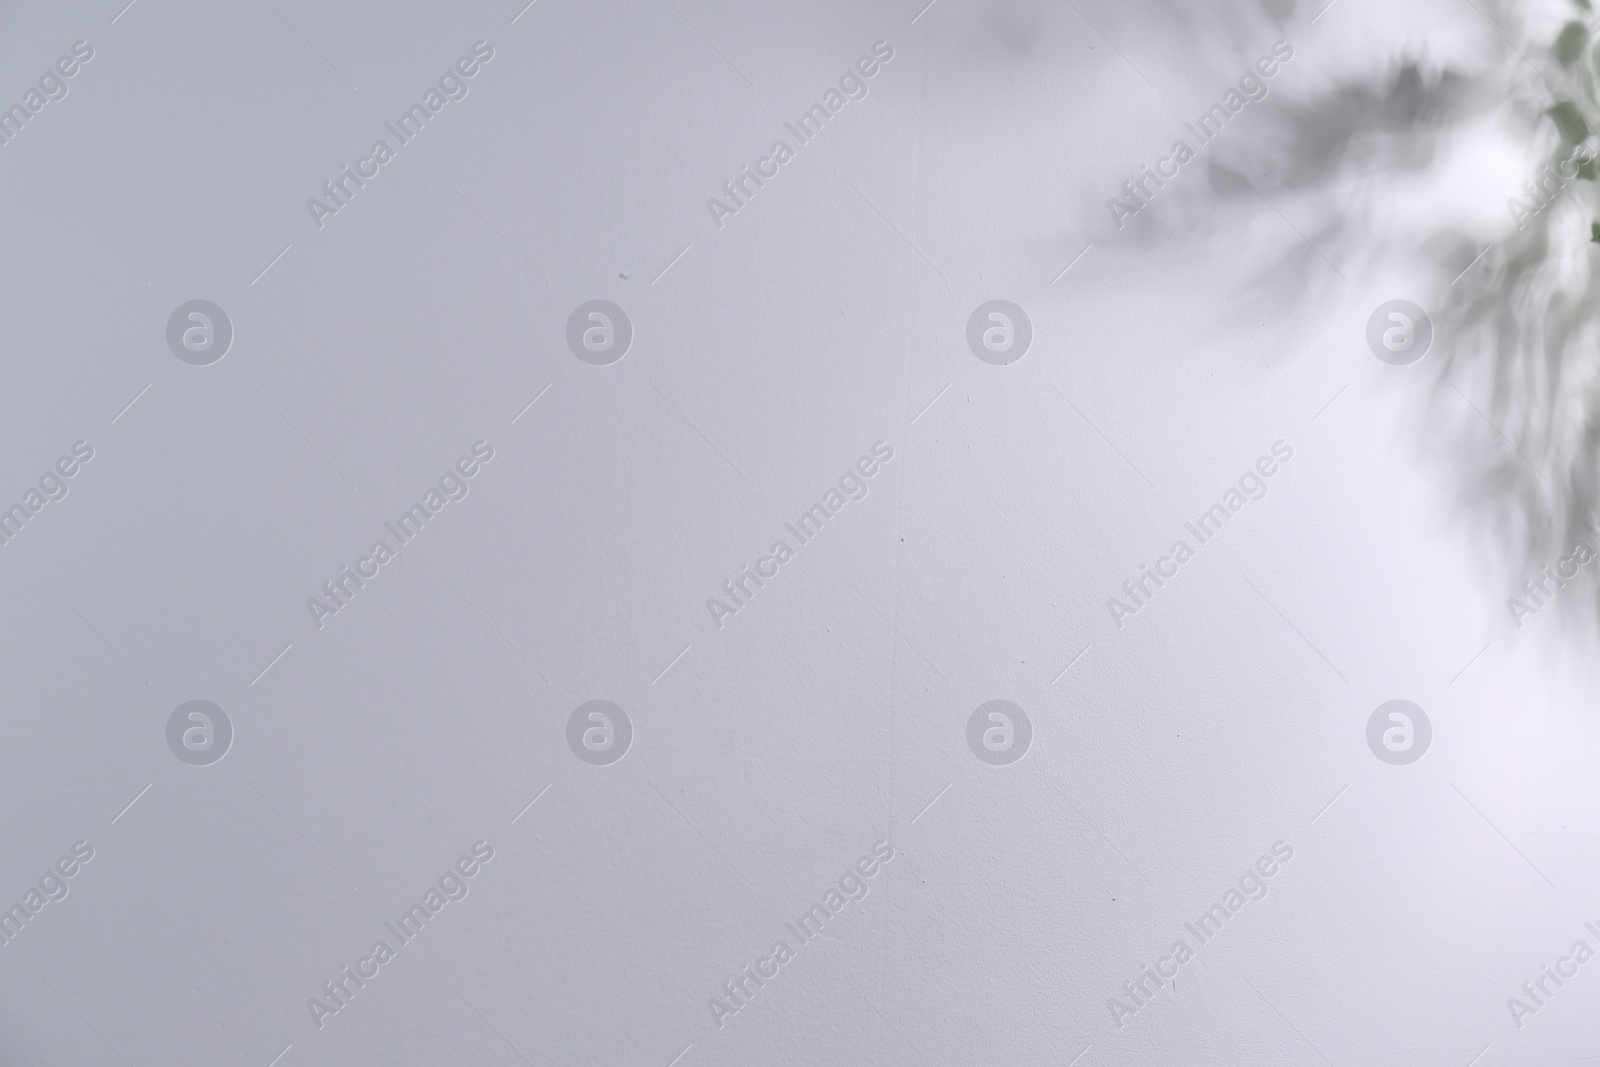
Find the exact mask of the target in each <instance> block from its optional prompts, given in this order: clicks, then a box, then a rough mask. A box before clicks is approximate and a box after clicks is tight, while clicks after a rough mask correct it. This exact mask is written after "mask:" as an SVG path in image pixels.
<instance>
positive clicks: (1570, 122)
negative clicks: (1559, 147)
mask: <svg viewBox="0 0 1600 1067" xmlns="http://www.w3.org/2000/svg"><path fill="white" fill-rule="evenodd" d="M1546 114H1547V115H1549V116H1550V118H1551V120H1552V121H1553V122H1554V123H1555V124H1556V129H1557V130H1559V131H1560V132H1561V139H1562V140H1563V141H1564V142H1566V143H1567V144H1577V143H1578V142H1580V141H1582V140H1583V139H1584V138H1585V137H1588V136H1589V124H1588V123H1586V122H1584V121H1583V112H1581V111H1579V110H1578V107H1577V105H1576V104H1574V103H1573V102H1572V101H1570V100H1563V101H1562V102H1561V103H1559V104H1557V105H1556V106H1555V107H1553V108H1551V109H1550V110H1549V111H1547V112H1546Z"/></svg>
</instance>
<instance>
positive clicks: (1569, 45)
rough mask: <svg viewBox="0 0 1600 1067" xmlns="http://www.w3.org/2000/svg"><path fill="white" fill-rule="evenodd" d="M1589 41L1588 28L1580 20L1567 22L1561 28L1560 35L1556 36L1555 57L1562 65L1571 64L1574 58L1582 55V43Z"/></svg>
mask: <svg viewBox="0 0 1600 1067" xmlns="http://www.w3.org/2000/svg"><path fill="white" fill-rule="evenodd" d="M1588 43H1589V28H1588V27H1587V26H1585V25H1584V24H1583V23H1581V22H1569V23H1567V24H1566V25H1565V26H1563V27H1562V29H1561V36H1559V37H1557V38H1556V58H1557V59H1559V60H1560V61H1561V62H1562V64H1563V65H1564V66H1568V67H1570V66H1572V63H1573V61H1574V60H1576V59H1577V58H1578V57H1579V56H1581V55H1583V47H1584V45H1586V44H1588Z"/></svg>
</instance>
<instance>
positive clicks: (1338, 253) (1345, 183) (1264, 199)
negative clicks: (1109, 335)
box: [1141, 0, 1600, 625]
mask: <svg viewBox="0 0 1600 1067" xmlns="http://www.w3.org/2000/svg"><path fill="white" fill-rule="evenodd" d="M1475 6H1476V7H1477V9H1478V13H1479V14H1480V15H1481V16H1482V17H1483V21H1484V23H1485V26H1484V32H1485V37H1486V40H1487V41H1488V42H1489V43H1490V44H1491V45H1492V46H1493V53H1494V54H1493V55H1492V56H1491V57H1489V58H1485V59H1484V60H1483V61H1482V62H1480V63H1477V64H1476V65H1475V66H1470V67H1469V66H1468V65H1466V64H1463V63H1461V62H1459V61H1458V62H1457V63H1456V64H1455V68H1454V69H1452V68H1451V67H1449V66H1441V65H1440V64H1436V63H1432V62H1430V61H1429V60H1428V57H1427V56H1426V54H1412V55H1408V56H1405V57H1403V58H1401V59H1399V60H1397V61H1395V62H1393V63H1392V64H1391V65H1390V66H1389V67H1388V69H1387V70H1384V71H1382V72H1380V73H1376V74H1373V75H1370V76H1368V77H1366V78H1360V77H1354V76H1352V77H1347V78H1346V79H1345V80H1343V81H1337V80H1336V81H1333V82H1332V83H1329V84H1327V85H1326V87H1324V88H1321V89H1318V90H1316V91H1314V92H1313V93H1312V94H1310V95H1308V96H1305V97H1301V98H1298V99H1293V100H1291V99H1287V98H1286V97H1287V94H1282V95H1276V96H1274V97H1273V99H1272V100H1270V101H1267V102H1266V108H1265V111H1266V114H1265V115H1264V116H1263V118H1264V120H1265V121H1263V122H1261V123H1259V124H1257V125H1256V126H1255V128H1254V132H1253V133H1252V134H1250V135H1247V136H1241V137H1239V138H1236V139H1233V140H1231V141H1228V142H1227V143H1226V144H1222V143H1219V145H1218V146H1217V148H1216V150H1215V152H1214V154H1213V155H1212V156H1211V157H1210V160H1209V162H1208V166H1207V174H1208V186H1209V188H1208V189H1207V190H1206V192H1205V193H1204V194H1203V197H1202V199H1203V200H1204V207H1203V209H1202V210H1198V211H1190V212H1185V213H1183V215H1182V216H1181V217H1180V218H1178V219H1177V220H1175V222H1173V223H1168V224H1166V225H1165V226H1162V225H1161V224H1153V225H1151V226H1148V227H1145V233H1144V234H1143V235H1142V236H1141V241H1142V243H1157V244H1168V245H1170V244H1172V243H1174V242H1176V241H1193V240H1195V239H1196V238H1198V237H1201V236H1205V235H1210V236H1217V235H1221V234H1227V233H1235V234H1236V233H1240V232H1242V230H1243V229H1244V228H1246V227H1248V226H1249V225H1250V223H1251V221H1252V220H1254V219H1264V218H1271V219H1272V220H1274V222H1275V223H1276V225H1277V226H1279V227H1280V228H1281V227H1282V223H1283V222H1286V221H1288V219H1289V218H1293V219H1294V220H1295V222H1294V223H1292V224H1291V225H1292V226H1294V227H1295V230H1296V232H1295V234H1294V235H1291V236H1289V237H1287V238H1285V244H1283V245H1282V246H1281V247H1282V248H1283V249H1284V250H1283V251H1281V252H1280V253H1279V254H1278V255H1277V256H1276V258H1275V259H1274V261H1273V262H1272V264H1271V267H1270V269H1268V270H1265V271H1262V272H1261V273H1259V274H1258V275H1257V276H1255V277H1254V278H1253V279H1252V280H1251V282H1250V286H1249V293H1248V296H1249V297H1250V302H1251V303H1252V304H1254V303H1256V302H1257V301H1267V302H1270V303H1271V304H1272V305H1274V306H1276V307H1278V308H1280V309H1282V308H1291V309H1304V310H1309V309H1310V305H1311V304H1312V303H1313V298H1314V297H1317V296H1319V295H1323V294H1327V295H1332V293H1333V290H1334V289H1335V288H1342V287H1344V285H1345V284H1346V282H1347V281H1348V280H1349V279H1350V278H1352V277H1355V276H1357V275H1359V274H1360V273H1362V272H1365V271H1370V270H1377V269H1379V268H1380V266H1381V265H1384V264H1388V265H1391V266H1392V265H1393V264H1395V263H1397V262H1398V263H1404V264H1406V265H1407V266H1408V267H1409V268H1410V273H1411V274H1412V276H1413V277H1414V279H1415V281H1414V284H1417V285H1418V286H1419V288H1420V289H1421V290H1423V292H1424V295H1419V296H1418V297H1417V299H1419V300H1422V301H1424V302H1425V303H1426V305H1427V307H1428V308H1429V309H1430V310H1431V311H1432V317H1433V319H1434V329H1435V331H1436V334H1437V340H1436V342H1435V344H1434V350H1433V353H1432V354H1431V355H1430V356H1429V358H1428V360H1427V363H1426V364H1425V365H1423V366H1421V367H1419V370H1421V371H1422V372H1423V373H1424V374H1426V375H1428V382H1429V397H1428V401H1427V404H1426V405H1425V412H1426V417H1425V422H1424V426H1423V434H1422V437H1423V440H1424V441H1425V442H1426V445H1425V447H1426V448H1427V450H1428V451H1430V452H1433V453H1435V454H1436V458H1437V459H1438V460H1439V461H1440V463H1441V465H1442V468H1443V469H1444V470H1445V471H1447V472H1448V477H1449V478H1450V481H1451V486H1452V492H1453V494H1454V497H1455V499H1456V501H1457V502H1458V506H1459V509H1460V511H1461V517H1462V518H1464V519H1466V520H1468V521H1469V522H1470V523H1472V524H1473V528H1474V529H1477V530H1479V531H1482V532H1483V533H1484V534H1486V535H1487V536H1488V537H1489V538H1490V539H1491V541H1492V542H1493V543H1494V544H1495V545H1496V547H1497V551H1500V552H1502V553H1503V554H1504V557H1505V559H1504V562H1505V564H1506V565H1507V567H1508V568H1509V571H1510V573H1511V574H1514V575H1519V576H1527V575H1536V574H1538V573H1539V572H1540V571H1541V570H1542V569H1543V568H1545V567H1552V568H1553V567H1554V565H1555V564H1556V562H1557V561H1558V560H1559V559H1562V558H1564V557H1567V556H1568V555H1569V554H1570V553H1571V552H1572V549H1573V546H1574V544H1575V543H1577V542H1579V541H1583V542H1586V543H1587V544H1588V545H1590V546H1591V547H1596V548H1600V528H1597V527H1600V514H1597V508H1600V287H1597V284H1596V277H1595V271H1596V265H1597V257H1600V187H1597V185H1596V176H1597V175H1596V164H1595V162H1594V159H1595V156H1596V155H1597V154H1600V101H1597V78H1600V44H1597V43H1596V42H1597V29H1600V19H1597V18H1596V15H1595V12H1594V11H1593V10H1592V9H1591V6H1590V4H1589V2H1588V0H1549V2H1545V3H1522V4H1513V3H1500V4H1497V5H1490V4H1488V3H1485V2H1483V0H1475ZM1260 21H1261V24H1262V32H1263V33H1266V32H1270V29H1271V27H1270V26H1269V25H1268V23H1270V22H1273V21H1275V20H1272V19H1269V18H1267V17H1266V16H1265V15H1263V16H1262V17H1261V19H1260ZM1485 137H1499V138H1502V139H1504V138H1508V137H1509V138H1510V139H1511V140H1512V141H1513V142H1514V143H1515V144H1516V147H1517V148H1518V150H1519V151H1518V154H1519V155H1522V156H1525V157H1526V159H1527V160H1528V162H1527V164H1526V167H1527V170H1528V173H1527V174H1526V179H1527V180H1526V181H1525V182H1523V184H1522V187H1521V189H1520V191H1516V195H1514V196H1512V197H1511V198H1509V199H1508V200H1507V201H1506V204H1505V208H1504V213H1503V214H1501V215H1499V217H1498V224H1497V225H1494V226H1492V227H1491V229H1492V231H1493V232H1489V231H1488V230H1486V229H1485V226H1484V224H1483V219H1482V218H1477V219H1468V218H1462V219H1460V220H1459V224H1458V223H1456V222H1452V221H1451V220H1449V219H1448V218H1445V217H1442V216H1441V217H1440V218H1441V220H1440V221H1432V222H1427V223H1426V224H1425V225H1423V227H1422V228H1421V229H1420V230H1419V229H1418V228H1417V226H1416V224H1415V222H1416V220H1414V219H1412V220H1404V219H1397V218H1396V216H1395V210H1394V204H1395V201H1396V199H1397V196H1396V191H1397V190H1398V189H1400V188H1401V187H1403V186H1406V185H1407V183H1413V184H1412V185H1411V188H1413V189H1415V188H1425V187H1426V185H1425V183H1426V182H1428V181H1430V180H1431V181H1437V180H1439V178H1440V176H1441V172H1442V171H1444V170H1445V169H1446V168H1447V163H1452V162H1453V163H1454V164H1456V165H1457V166H1459V162H1460V160H1461V158H1462V155H1461V149H1462V148H1463V146H1464V145H1466V144H1468V143H1469V142H1471V141H1473V139H1480V140H1481V139H1483V138H1485ZM1504 194H1505V190H1501V191H1500V192H1499V194H1498V195H1500V196H1504ZM1494 207H1495V210H1499V207H1498V202H1496V204H1495V205H1494ZM1279 219H1281V220H1282V221H1278V220H1279ZM1307 219H1311V220H1315V221H1314V222H1312V223H1310V224H1307V222H1306V220H1307ZM1180 230H1181V231H1182V232H1181V233H1180V232H1179V231H1180ZM1289 241H1292V242H1293V243H1292V246H1291V245H1289V244H1288V243H1287V242H1289ZM1418 268H1420V269H1418ZM1586 573H1587V571H1586ZM1587 588H1588V589H1589V593H1588V596H1587V599H1586V598H1585V597H1583V596H1578V595H1573V594H1572V593H1569V594H1565V595H1563V596H1562V597H1561V598H1560V599H1561V606H1562V609H1563V611H1564V612H1565V613H1567V614H1568V615H1569V617H1573V618H1576V617H1578V616H1582V617H1583V618H1584V619H1585V620H1586V621H1587V622H1588V623H1589V624H1591V625H1592V624H1594V623H1595V622H1596V621H1597V620H1600V598H1597V594H1596V592H1595V589H1594V585H1593V583H1592V582H1591V584H1590V585H1588V586H1587Z"/></svg>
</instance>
